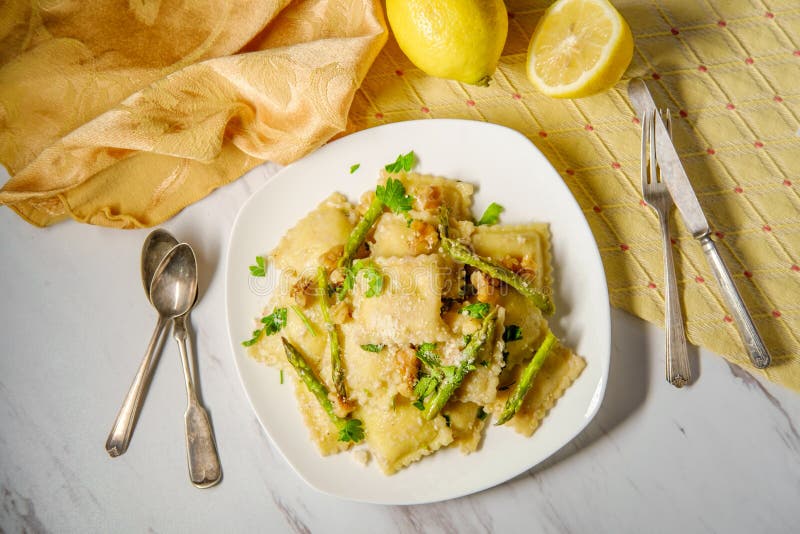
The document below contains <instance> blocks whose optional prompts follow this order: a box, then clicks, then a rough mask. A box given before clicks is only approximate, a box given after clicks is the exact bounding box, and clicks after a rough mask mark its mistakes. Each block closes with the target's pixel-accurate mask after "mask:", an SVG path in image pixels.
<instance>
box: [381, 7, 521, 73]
mask: <svg viewBox="0 0 800 534" xmlns="http://www.w3.org/2000/svg"><path fill="white" fill-rule="evenodd" d="M386 16H387V18H388V19H389V24H390V25H391V27H392V31H393V32H394V36H395V39H397V44H399V45H400V48H401V49H402V50H403V52H404V53H405V55H406V56H408V59H410V60H411V62H412V63H414V65H416V66H417V67H419V68H420V69H421V70H422V71H423V72H425V73H426V74H430V75H431V76H438V77H440V78H448V79H451V80H457V81H460V82H464V83H470V84H475V85H488V84H489V80H490V79H491V75H492V74H493V73H494V71H495V69H496V68H497V62H498V60H499V59H500V53H501V52H502V51H503V45H504V44H505V42H506V35H507V34H508V14H507V13H506V6H505V4H504V3H503V0H386Z"/></svg>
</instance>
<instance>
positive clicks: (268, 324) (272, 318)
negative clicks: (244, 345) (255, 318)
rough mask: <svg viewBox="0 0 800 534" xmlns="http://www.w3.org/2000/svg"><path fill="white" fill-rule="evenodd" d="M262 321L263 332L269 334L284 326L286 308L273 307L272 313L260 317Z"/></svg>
mask: <svg viewBox="0 0 800 534" xmlns="http://www.w3.org/2000/svg"><path fill="white" fill-rule="evenodd" d="M261 322H262V323H264V334H266V335H268V336H271V335H272V334H274V333H276V332H278V331H279V330H280V329H281V328H283V327H284V326H286V308H275V309H274V310H272V313H270V314H269V315H267V316H266V317H262V318H261Z"/></svg>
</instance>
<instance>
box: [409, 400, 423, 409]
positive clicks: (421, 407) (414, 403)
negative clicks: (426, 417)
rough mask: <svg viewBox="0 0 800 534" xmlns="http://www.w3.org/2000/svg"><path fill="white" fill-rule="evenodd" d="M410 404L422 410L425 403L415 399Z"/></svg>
mask: <svg viewBox="0 0 800 534" xmlns="http://www.w3.org/2000/svg"><path fill="white" fill-rule="evenodd" d="M411 405H412V406H414V407H415V408H416V409H417V410H419V411H422V410H424V409H425V403H424V402H422V400H416V401H414V402H412V403H411Z"/></svg>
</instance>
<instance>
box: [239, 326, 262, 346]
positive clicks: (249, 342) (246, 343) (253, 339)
mask: <svg viewBox="0 0 800 534" xmlns="http://www.w3.org/2000/svg"><path fill="white" fill-rule="evenodd" d="M263 331H264V329H262V328H259V329H258V330H253V337H251V338H250V339H248V340H247V341H242V345H243V346H245V347H249V346H250V345H255V344H256V343H258V339H259V338H260V337H261V333H262V332H263Z"/></svg>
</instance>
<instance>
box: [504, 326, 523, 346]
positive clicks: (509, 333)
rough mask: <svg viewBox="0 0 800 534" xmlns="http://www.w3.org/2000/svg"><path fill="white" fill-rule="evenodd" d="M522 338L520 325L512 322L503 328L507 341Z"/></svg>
mask: <svg viewBox="0 0 800 534" xmlns="http://www.w3.org/2000/svg"><path fill="white" fill-rule="evenodd" d="M520 339H522V329H521V328H520V327H519V326H517V325H515V324H510V325H508V326H507V327H506V328H505V330H503V341H505V342H506V343H508V342H509V341H518V340H520Z"/></svg>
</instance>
